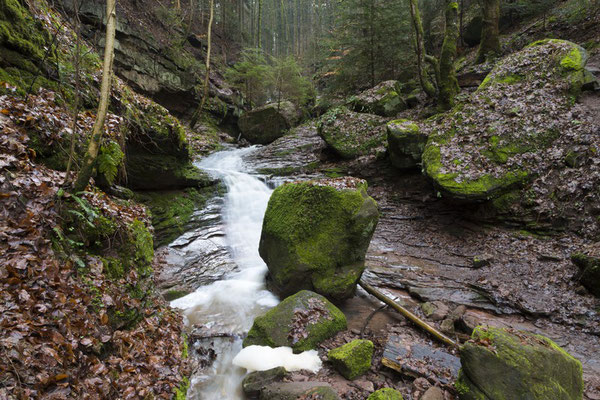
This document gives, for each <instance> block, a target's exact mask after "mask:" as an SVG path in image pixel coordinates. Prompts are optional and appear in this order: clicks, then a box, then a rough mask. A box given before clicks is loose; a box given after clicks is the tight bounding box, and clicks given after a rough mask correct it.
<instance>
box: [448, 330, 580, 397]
mask: <svg viewBox="0 0 600 400" xmlns="http://www.w3.org/2000/svg"><path fill="white" fill-rule="evenodd" d="M472 338H473V341H470V342H467V343H466V344H465V345H464V346H463V348H462V349H461V355H460V359H461V363H462V369H461V372H460V374H459V378H458V381H457V382H456V384H455V386H456V389H457V390H458V393H459V397H460V399H461V400H476V399H484V400H504V399H530V400H547V399H557V400H581V399H582V398H583V375H582V374H583V372H582V366H581V363H580V362H579V361H578V360H576V359H575V358H574V357H572V356H571V355H569V354H568V353H567V352H566V351H564V350H563V349H561V348H560V347H559V346H558V345H556V344H555V343H554V342H552V341H551V340H550V339H548V338H546V337H544V336H541V335H535V334H532V333H528V332H523V331H516V330H509V329H500V328H484V327H477V328H476V329H475V331H474V332H473V336H472Z"/></svg>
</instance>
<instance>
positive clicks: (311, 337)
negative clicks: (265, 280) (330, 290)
mask: <svg viewBox="0 0 600 400" xmlns="http://www.w3.org/2000/svg"><path fill="white" fill-rule="evenodd" d="M344 329H346V317H345V316H344V314H343V313H342V312H341V311H340V310H339V309H338V308H337V307H336V306H334V305H333V304H332V303H331V302H329V300H327V299H326V298H325V297H323V296H321V295H318V294H316V293H313V292H310V291H308V290H303V291H301V292H298V293H296V294H295V295H293V296H290V297H288V298H287V299H285V300H283V301H282V302H281V303H280V304H279V305H277V306H275V307H273V308H272V309H270V310H269V311H267V312H266V313H265V314H263V315H261V316H258V317H256V319H255V320H254V324H253V325H252V328H251V329H250V331H249V332H248V336H247V337H246V339H244V347H247V346H251V345H259V346H271V347H284V346H285V347H291V348H292V349H293V350H294V352H297V353H299V352H302V351H306V350H312V349H314V348H316V347H317V345H318V344H319V343H321V342H322V341H323V340H325V339H329V338H330V337H332V336H334V335H335V334H336V333H338V332H339V331H342V330H344Z"/></svg>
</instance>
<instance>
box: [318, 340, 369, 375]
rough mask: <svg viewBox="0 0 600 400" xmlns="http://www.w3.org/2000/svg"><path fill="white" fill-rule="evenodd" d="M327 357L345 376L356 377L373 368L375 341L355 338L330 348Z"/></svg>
mask: <svg viewBox="0 0 600 400" xmlns="http://www.w3.org/2000/svg"><path fill="white" fill-rule="evenodd" d="M327 358H328V359H329V362H331V363H332V364H333V366H334V367H335V369H336V370H338V372H339V373H340V374H342V376H343V377H344V378H346V379H349V380H353V379H356V378H358V377H359V376H361V375H363V374H364V373H366V372H367V371H368V370H369V368H371V359H372V358H373V342H371V341H370V340H361V339H357V340H353V341H351V342H350V343H346V344H345V345H343V346H340V347H338V348H335V349H332V350H330V351H329V353H327Z"/></svg>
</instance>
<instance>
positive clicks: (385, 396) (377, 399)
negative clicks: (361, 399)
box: [367, 388, 404, 400]
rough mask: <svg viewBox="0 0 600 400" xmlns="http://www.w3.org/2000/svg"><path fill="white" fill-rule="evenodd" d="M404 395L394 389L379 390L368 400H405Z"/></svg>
mask: <svg viewBox="0 0 600 400" xmlns="http://www.w3.org/2000/svg"><path fill="white" fill-rule="evenodd" d="M403 399H404V398H403V397H402V393H400V392H399V391H397V390H396V389H392V388H383V389H379V390H378V391H376V392H373V393H371V395H370V396H369V397H368V398H367V400H403Z"/></svg>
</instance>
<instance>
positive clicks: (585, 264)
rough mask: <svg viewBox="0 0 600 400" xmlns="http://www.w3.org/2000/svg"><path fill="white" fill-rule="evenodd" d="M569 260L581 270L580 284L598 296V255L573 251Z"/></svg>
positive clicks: (599, 281) (599, 259) (599, 279)
mask: <svg viewBox="0 0 600 400" xmlns="http://www.w3.org/2000/svg"><path fill="white" fill-rule="evenodd" d="M571 260H573V263H574V264H575V265H577V266H578V267H579V269H580V270H581V277H580V281H581V284H582V285H583V286H585V287H586V288H587V289H588V290H589V291H590V293H592V294H593V295H594V296H597V297H600V255H599V254H590V253H588V252H580V253H574V254H572V255H571Z"/></svg>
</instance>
